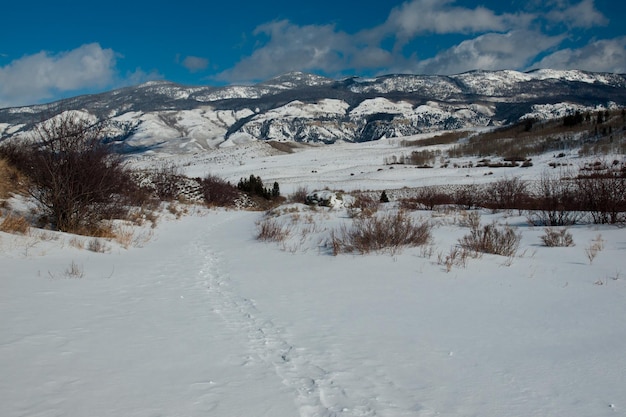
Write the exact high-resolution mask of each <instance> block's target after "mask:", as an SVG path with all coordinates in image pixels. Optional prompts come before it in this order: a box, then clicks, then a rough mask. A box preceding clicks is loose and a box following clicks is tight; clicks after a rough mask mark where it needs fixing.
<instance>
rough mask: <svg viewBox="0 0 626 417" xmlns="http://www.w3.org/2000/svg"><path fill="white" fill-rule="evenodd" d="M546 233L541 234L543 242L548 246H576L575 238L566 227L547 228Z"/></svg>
mask: <svg viewBox="0 0 626 417" xmlns="http://www.w3.org/2000/svg"><path fill="white" fill-rule="evenodd" d="M545 233H546V234H545V235H543V236H541V240H542V241H543V244H544V245H545V246H548V247H552V248H553V247H567V246H574V238H573V237H572V234H571V233H570V232H568V231H567V229H566V228H564V229H556V230H555V229H550V228H546V229H545Z"/></svg>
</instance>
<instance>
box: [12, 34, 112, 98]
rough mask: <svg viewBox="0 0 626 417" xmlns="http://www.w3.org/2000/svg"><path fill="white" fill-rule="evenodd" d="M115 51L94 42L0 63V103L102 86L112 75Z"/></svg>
mask: <svg viewBox="0 0 626 417" xmlns="http://www.w3.org/2000/svg"><path fill="white" fill-rule="evenodd" d="M115 65H116V54H115V52H114V51H113V50H111V49H103V48H102V47H101V46H100V45H99V44H97V43H91V44H86V45H82V46H80V47H78V48H76V49H73V50H71V51H66V52H61V53H57V54H50V53H48V52H45V51H42V52H39V53H37V54H34V55H27V56H24V57H22V58H20V59H16V60H14V61H12V62H11V63H9V64H7V65H6V66H4V67H0V105H2V106H15V105H25V104H32V103H36V102H40V101H42V100H45V99H49V98H51V97H53V96H54V94H56V93H58V92H66V91H75V90H80V89H83V88H91V87H103V86H106V85H109V84H111V83H112V82H113V80H114V78H115Z"/></svg>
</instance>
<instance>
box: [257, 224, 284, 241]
mask: <svg viewBox="0 0 626 417" xmlns="http://www.w3.org/2000/svg"><path fill="white" fill-rule="evenodd" d="M290 234H291V227H290V226H289V225H287V224H283V223H280V222H279V221H277V220H275V219H273V218H264V219H263V220H261V221H260V222H258V223H257V239H258V240H263V241H270V242H282V241H284V240H285V239H287V238H288V237H289V235H290Z"/></svg>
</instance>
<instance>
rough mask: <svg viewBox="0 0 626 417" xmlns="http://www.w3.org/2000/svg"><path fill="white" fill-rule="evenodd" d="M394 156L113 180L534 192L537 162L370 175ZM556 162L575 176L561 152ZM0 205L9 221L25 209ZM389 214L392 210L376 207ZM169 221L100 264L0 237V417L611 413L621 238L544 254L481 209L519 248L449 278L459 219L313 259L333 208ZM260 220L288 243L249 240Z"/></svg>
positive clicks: (617, 360)
mask: <svg viewBox="0 0 626 417" xmlns="http://www.w3.org/2000/svg"><path fill="white" fill-rule="evenodd" d="M331 107H332V106H331ZM333 108H334V107H333ZM413 139H415V138H413ZM398 142H399V140H396V139H383V140H380V141H377V142H368V143H362V144H351V143H337V144H333V145H328V146H308V145H301V146H300V147H297V148H295V151H294V153H292V154H285V153H279V152H275V151H274V152H273V151H272V148H271V147H270V146H269V145H267V144H266V143H265V142H258V141H249V142H245V143H242V144H240V145H237V144H236V143H234V142H233V141H232V140H231V141H230V143H229V145H230V146H228V147H222V148H220V149H216V150H211V151H207V152H201V153H196V154H180V153H179V154H172V155H168V154H165V153H161V154H159V153H152V154H151V153H144V154H142V155H137V156H136V157H134V158H133V159H131V160H129V163H130V164H131V165H133V166H136V167H148V166H154V165H160V164H162V163H163V162H172V163H175V164H176V165H177V166H178V167H180V169H181V170H183V171H184V172H185V173H186V174H188V175H190V176H204V175H206V174H208V173H211V174H214V175H218V176H221V177H223V178H226V179H228V180H232V181H237V179H239V178H242V177H247V176H248V175H250V174H252V173H253V174H256V175H260V176H261V177H262V178H263V179H264V180H266V181H268V182H270V181H278V182H279V183H280V184H281V190H282V191H283V193H284V194H289V193H291V192H293V191H295V190H296V189H298V188H300V187H307V188H308V189H309V190H315V189H324V188H328V189H330V190H334V191H337V192H338V193H344V194H345V193H346V192H348V191H351V190H357V189H361V190H372V192H373V193H374V194H377V193H379V192H380V191H382V190H388V191H390V192H389V194H390V195H391V196H392V197H393V196H401V195H402V192H403V191H405V190H406V188H404V187H413V186H423V185H438V186H448V185H451V184H482V183H485V182H487V181H493V180H495V179H498V178H511V177H516V176H519V177H520V178H523V179H533V178H538V177H539V176H541V175H542V173H543V172H545V170H546V169H547V167H548V163H549V162H551V161H552V160H553V156H552V155H543V156H540V157H537V158H535V159H534V162H535V164H534V166H532V167H529V168H519V167H518V168H499V169H496V170H493V169H491V170H490V169H488V168H484V169H483V168H473V169H468V168H462V167H459V168H454V167H452V166H450V167H449V168H434V169H416V168H414V167H409V166H393V167H392V166H387V165H385V164H384V163H383V160H384V158H385V156H390V155H394V154H397V153H398V151H399V149H401V148H399V144H398ZM616 158H621V156H616ZM559 160H560V161H561V162H563V163H572V164H580V163H582V162H583V160H582V159H579V158H578V157H577V156H576V155H574V154H568V155H566V156H565V157H564V158H561V159H559ZM459 162H461V161H459ZM488 170H489V171H493V172H492V175H485V174H486V173H488V172H487V171H488ZM8 204H9V205H11V206H12V207H14V208H15V209H25V207H23V200H16V199H13V200H11V201H9V203H8ZM174 204H176V203H174ZM396 207H397V206H396V202H395V199H394V198H392V201H391V202H390V203H387V204H383V205H381V206H380V208H379V210H380V212H381V213H386V212H389V213H393V212H394V210H395V209H396ZM184 208H185V207H184V206H180V207H179V208H178V209H177V210H178V211H176V210H164V211H163V213H162V214H161V215H160V216H161V218H160V219H159V220H158V221H157V223H158V225H157V227H156V228H154V229H152V228H150V227H149V226H148V225H144V226H134V227H131V226H127V228H126V229H125V230H124V232H125V236H126V244H127V245H122V244H121V243H118V242H116V241H112V240H101V241H99V246H97V247H98V248H99V251H91V250H89V248H90V247H92V246H95V245H93V243H92V242H93V239H92V238H87V237H80V236H78V237H77V236H71V235H66V234H62V233H56V232H51V231H45V230H36V229H31V231H30V233H29V234H27V235H24V236H22V235H11V234H7V233H4V232H0V265H1V269H0V316H1V317H2V318H3V319H2V320H0V369H2V374H3V378H1V379H0V415H2V416H3V417H18V416H59V417H65V416H67V417H70V416H101V417H107V416H111V417H113V416H116V417H117V416H127V417H147V416H155V415H164V416H188V417H192V416H207V415H211V416H241V417H263V416H265V417H296V416H300V417H356V416H369V417H374V416H385V417H433V416H441V417H453V416H483V417H517V416H568V417H589V416H594V417H614V416H617V415H622V414H624V410H626V402H625V398H626V396H625V395H624V386H623V382H624V380H623V379H624V374H625V372H626V356H624V354H623V352H624V350H625V349H626V321H624V319H623V318H624V316H625V315H626V303H625V302H624V300H625V295H626V280H625V276H626V275H625V274H626V271H625V270H624V266H625V265H624V262H623V257H624V254H625V251H626V247H625V245H624V231H623V229H621V228H618V227H615V226H608V225H607V226H604V225H603V226H598V225H595V226H591V225H578V226H574V227H571V228H569V231H570V233H571V234H572V236H573V240H574V243H575V245H574V246H570V247H557V248H551V247H546V246H543V245H542V240H541V236H542V235H543V234H544V233H545V231H544V228H543V227H533V226H530V225H529V224H528V221H527V219H526V217H525V216H519V215H518V213H517V212H506V211H503V212H500V213H492V212H490V211H486V210H480V211H478V213H479V214H480V216H481V222H482V224H490V223H491V222H493V221H495V222H497V223H498V224H500V225H505V224H508V225H510V226H512V227H514V228H515V231H516V233H520V234H521V243H520V247H519V249H518V250H517V252H516V255H515V256H513V257H503V256H498V255H487V254H485V255H482V256H479V257H477V258H474V257H471V258H469V259H467V260H466V262H465V263H463V262H459V263H457V264H455V265H451V266H447V265H446V263H445V258H446V256H449V254H450V253H451V248H453V247H455V246H456V245H457V244H458V239H459V238H461V237H462V236H464V235H466V234H468V233H469V228H468V224H467V213H466V212H465V211H463V210H444V209H441V210H436V211H414V212H411V214H410V215H411V216H412V219H414V220H415V221H419V222H421V221H426V222H429V223H431V224H432V226H433V228H432V236H433V238H432V242H431V243H430V244H429V245H427V246H425V247H421V248H420V247H418V248H406V249H404V250H402V251H400V252H397V253H393V254H389V253H378V254H377V253H374V254H369V255H351V254H340V255H338V256H332V254H331V252H332V250H331V248H330V247H329V245H328V239H329V236H330V235H331V232H332V231H333V230H335V231H338V230H340V227H341V225H342V224H346V225H349V224H350V222H351V221H352V220H351V215H350V212H349V210H348V209H347V208H345V207H344V208H337V209H328V208H322V207H319V208H315V209H312V208H310V207H308V206H305V205H302V204H297V203H292V204H289V205H285V206H283V207H279V208H278V209H276V210H274V211H273V212H271V213H261V212H249V211H235V210H217V209H216V210H209V209H204V208H199V207H186V210H187V211H188V213H187V214H186V215H183V216H182V217H181V218H176V216H175V215H174V214H172V213H175V212H182V210H183V209H184ZM26 209H27V208H26ZM264 221H271V222H275V223H276V224H278V225H280V226H281V227H283V228H285V230H287V231H288V236H287V238H286V239H285V240H283V241H282V242H269V243H267V242H261V241H259V240H257V239H256V235H257V233H258V227H259V224H260V223H262V222H264ZM592 245H598V246H596V247H597V248H598V249H597V251H596V253H595V254H594V257H591V256H590V255H589V248H591V247H592ZM126 246H127V247H126Z"/></svg>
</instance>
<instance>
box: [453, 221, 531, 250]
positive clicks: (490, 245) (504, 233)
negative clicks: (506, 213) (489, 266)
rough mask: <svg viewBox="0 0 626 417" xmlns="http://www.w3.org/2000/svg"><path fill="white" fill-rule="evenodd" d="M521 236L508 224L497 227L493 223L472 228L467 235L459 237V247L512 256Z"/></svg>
mask: <svg viewBox="0 0 626 417" xmlns="http://www.w3.org/2000/svg"><path fill="white" fill-rule="evenodd" d="M521 238H522V236H521V235H520V234H517V233H515V230H513V228H511V227H510V226H505V227H503V228H499V227H497V226H496V225H495V223H492V224H488V225H485V226H483V228H482V229H480V228H478V227H476V228H473V229H472V231H471V232H470V234H469V235H465V236H463V237H462V238H461V239H459V243H460V245H461V247H463V248H465V249H468V250H471V251H474V252H482V253H491V254H494V255H502V256H509V257H510V256H514V255H515V253H516V252H517V248H518V247H519V244H520V240H521Z"/></svg>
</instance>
